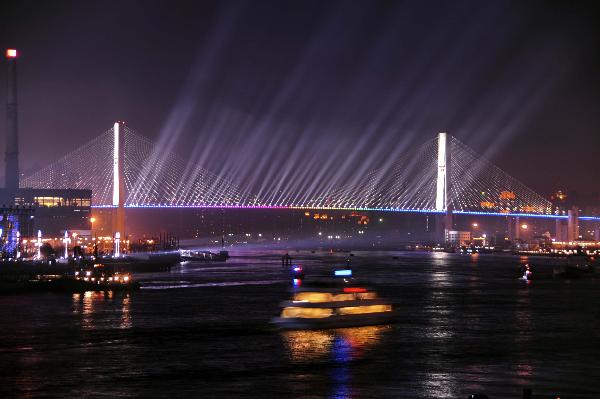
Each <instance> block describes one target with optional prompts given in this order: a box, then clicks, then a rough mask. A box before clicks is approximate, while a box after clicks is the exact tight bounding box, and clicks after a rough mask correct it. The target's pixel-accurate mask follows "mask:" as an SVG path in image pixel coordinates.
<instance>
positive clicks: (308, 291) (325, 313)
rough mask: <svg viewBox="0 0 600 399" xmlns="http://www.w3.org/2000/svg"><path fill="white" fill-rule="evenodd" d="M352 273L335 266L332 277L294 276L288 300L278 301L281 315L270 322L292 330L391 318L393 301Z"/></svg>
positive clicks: (369, 323)
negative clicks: (362, 283)
mask: <svg viewBox="0 0 600 399" xmlns="http://www.w3.org/2000/svg"><path fill="white" fill-rule="evenodd" d="M351 276H352V272H351V271H350V270H337V271H335V275H334V277H319V278H315V279H313V280H311V281H306V280H294V288H293V290H292V294H293V295H292V298H291V300H289V301H284V302H282V303H281V305H280V306H281V314H280V316H279V317H276V318H274V319H272V320H271V322H272V323H273V324H274V325H275V326H277V327H279V328H282V329H291V330H296V329H324V328H340V327H357V326H368V325H377V324H387V323H390V322H392V321H393V316H394V314H393V311H392V304H391V303H390V302H389V301H387V300H385V299H382V298H379V297H378V296H377V293H376V292H374V291H372V290H371V289H369V288H367V287H365V286H363V285H361V284H359V283H358V282H357V281H355V280H354V279H353V278H352V277H351Z"/></svg>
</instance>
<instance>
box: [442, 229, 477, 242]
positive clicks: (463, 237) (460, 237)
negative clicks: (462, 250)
mask: <svg viewBox="0 0 600 399" xmlns="http://www.w3.org/2000/svg"><path fill="white" fill-rule="evenodd" d="M470 243H471V232H470V231H458V230H446V244H450V245H468V244H470Z"/></svg>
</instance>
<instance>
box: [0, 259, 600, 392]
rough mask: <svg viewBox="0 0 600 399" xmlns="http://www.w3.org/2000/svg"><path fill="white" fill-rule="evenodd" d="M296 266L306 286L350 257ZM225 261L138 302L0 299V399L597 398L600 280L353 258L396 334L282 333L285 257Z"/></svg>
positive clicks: (199, 267)
mask: <svg viewBox="0 0 600 399" xmlns="http://www.w3.org/2000/svg"><path fill="white" fill-rule="evenodd" d="M290 254H291V255H292V256H293V257H294V260H295V261H296V262H299V263H301V264H302V265H303V266H304V267H305V269H306V270H307V272H308V273H309V274H311V273H315V274H322V273H328V272H330V271H331V270H332V268H333V267H335V265H338V266H339V265H342V266H343V265H344V264H345V259H346V258H347V257H348V253H333V254H332V253H327V252H316V253H311V252H310V251H302V252H295V251H294V252H291V253H290ZM233 255H234V257H233V258H232V259H230V261H228V262H227V263H226V264H218V263H214V264H198V263H196V264H194V263H187V264H184V265H182V266H181V267H178V268H175V269H173V270H172V271H171V272H170V273H157V274H146V275H139V276H138V277H139V279H140V280H141V282H142V285H143V287H142V289H141V290H140V291H137V292H132V293H86V294H59V293H47V294H19V295H5V296H1V297H0V370H1V371H0V397H40V396H44V397H125V398H126V397H177V396H179V397H206V398H233V397H242V398H243V397H282V398H466V397H467V396H468V395H469V394H472V393H477V392H480V393H485V394H487V395H488V396H489V397H490V398H491V399H494V398H520V397H521V395H522V390H523V388H525V387H528V388H532V389H533V392H534V395H539V397H556V396H559V395H560V397H563V398H597V397H600V361H599V360H598V359H599V358H600V343H599V342H600V341H599V338H600V307H599V305H600V300H599V299H600V289H599V288H600V286H599V285H598V284H600V281H597V280H574V281H565V280H560V279H554V278H553V277H552V266H550V265H547V264H545V263H546V262H545V261H543V260H535V259H530V260H527V259H525V258H518V257H512V256H505V257H502V256H493V255H479V256H467V255H462V256H461V255H457V254H443V253H418V252H356V253H354V256H352V257H351V259H352V268H353V270H354V273H355V275H356V276H358V277H360V278H361V279H364V280H366V281H368V283H369V285H371V286H374V287H376V288H377V291H378V292H379V294H380V295H381V296H385V297H387V298H389V299H391V300H392V301H393V302H394V303H395V308H396V312H397V316H398V322H397V323H395V324H393V325H386V326H377V327H361V328H350V329H339V330H324V331H298V332H286V333H281V332H278V331H276V330H274V329H272V328H271V326H270V325H269V319H270V318H271V317H273V316H275V315H276V314H277V310H278V303H279V302H280V301H281V300H283V299H286V298H287V296H288V292H287V290H288V288H289V284H290V281H289V276H288V275H287V273H286V271H284V270H282V268H281V261H280V257H281V252H275V251H273V252H268V251H262V252H261V251H247V252H241V251H238V252H235V251H234V252H233ZM526 261H529V262H530V263H532V264H533V265H534V277H535V279H534V280H533V281H532V282H531V284H527V283H526V282H525V281H522V280H519V279H518V278H517V273H516V270H517V268H518V265H519V264H520V263H523V262H526ZM552 395H554V396H552Z"/></svg>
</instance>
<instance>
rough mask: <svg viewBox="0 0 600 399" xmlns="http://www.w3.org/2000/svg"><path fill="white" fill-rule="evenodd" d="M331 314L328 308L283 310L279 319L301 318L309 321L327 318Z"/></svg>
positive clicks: (291, 308)
mask: <svg viewBox="0 0 600 399" xmlns="http://www.w3.org/2000/svg"><path fill="white" fill-rule="evenodd" d="M332 314H333V312H332V310H331V309H328V308H295V307H289V308H283V311H282V312H281V317H285V318H290V317H301V318H309V319H320V318H323V317H329V316H331V315H332Z"/></svg>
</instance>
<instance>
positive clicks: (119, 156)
mask: <svg viewBox="0 0 600 399" xmlns="http://www.w3.org/2000/svg"><path fill="white" fill-rule="evenodd" d="M124 133H125V122H122V121H116V122H115V123H114V125H113V140H114V142H113V192H112V205H113V206H114V207H116V208H115V212H113V235H115V234H116V233H117V232H119V233H120V235H121V236H122V237H125V182H124V179H123V177H124V173H123V144H124V140H123V136H124Z"/></svg>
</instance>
